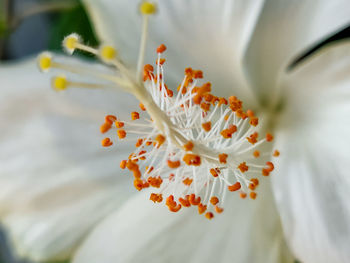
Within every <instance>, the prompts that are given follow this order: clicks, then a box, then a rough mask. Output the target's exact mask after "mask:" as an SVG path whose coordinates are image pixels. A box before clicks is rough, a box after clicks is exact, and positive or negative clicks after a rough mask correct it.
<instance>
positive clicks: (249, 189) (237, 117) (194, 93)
mask: <svg viewBox="0 0 350 263" xmlns="http://www.w3.org/2000/svg"><path fill="white" fill-rule="evenodd" d="M165 51H166V46H165V45H164V44H161V45H160V46H159V47H158V48H157V53H158V57H157V60H156V66H155V67H154V66H152V65H150V64H146V65H144V67H143V80H144V82H145V83H144V86H143V87H142V86H141V85H140V87H138V88H145V91H147V92H149V95H150V98H152V99H153V102H154V103H153V104H152V103H148V104H146V103H145V101H146V100H142V99H140V103H139V108H140V109H141V111H140V112H137V111H133V112H131V120H132V121H125V122H123V121H121V120H119V119H117V117H116V116H114V115H107V116H106V117H105V120H104V123H103V124H102V125H101V126H100V131H101V133H103V134H104V133H107V132H109V130H110V129H111V128H112V127H114V126H115V129H116V133H117V137H118V138H119V139H120V140H122V139H124V138H126V136H127V134H128V139H127V140H125V141H129V140H131V139H133V138H132V136H134V135H136V136H137V137H136V139H135V147H136V150H135V151H134V152H133V153H131V154H130V155H129V157H128V158H126V160H122V161H121V162H120V168H121V169H127V170H129V171H130V172H131V173H132V175H133V179H134V181H133V183H134V187H135V188H136V189H137V190H138V191H141V190H142V189H144V188H148V187H153V188H157V190H155V191H157V192H158V193H151V194H150V196H149V199H150V200H151V201H153V202H154V203H162V202H163V200H164V201H165V204H166V206H167V207H168V209H169V210H170V211H171V212H178V211H179V210H180V209H181V208H182V207H196V208H195V209H196V210H197V211H198V213H199V214H202V215H204V216H205V217H206V218H207V219H212V218H213V217H214V213H217V214H220V213H222V212H223V211H224V209H223V208H222V206H223V196H224V191H223V189H224V190H225V191H226V189H227V190H228V191H230V192H237V195H239V196H240V197H241V198H243V199H244V198H246V197H250V198H251V199H256V198H257V193H256V192H255V191H256V189H257V187H258V186H259V179H258V178H259V176H260V177H261V175H262V176H268V175H269V174H270V173H271V172H272V171H273V170H274V165H273V163H272V162H266V166H262V165H260V164H256V162H258V161H261V162H260V163H264V162H265V161H266V160H265V159H264V158H265V157H266V156H268V153H265V152H262V153H260V151H259V150H258V149H259V148H258V147H259V146H260V144H261V143H264V142H271V141H272V140H273V136H272V135H271V134H270V133H267V134H266V137H265V138H262V139H258V137H259V135H258V132H257V131H256V130H257V129H256V128H255V127H256V126H258V125H259V119H258V117H256V116H255V114H254V112H253V111H252V110H249V109H248V110H247V111H244V110H243V102H242V101H240V100H239V99H238V98H237V97H235V96H230V97H229V98H228V99H226V98H222V97H217V96H214V95H213V94H212V93H211V90H212V84H211V83H210V82H206V83H204V84H203V83H200V81H201V80H200V79H202V78H203V72H202V71H201V70H194V69H192V68H186V69H185V77H184V80H183V82H182V83H181V85H179V87H178V91H179V92H178V94H176V96H174V97H173V92H172V91H171V90H170V89H168V87H167V85H166V84H165V83H164V81H165V77H164V76H163V74H164V73H163V69H164V68H163V64H164V63H165V62H166V60H165V59H164V58H162V57H161V55H162V54H163V53H164V52H165ZM155 69H156V71H155ZM140 96H141V95H140ZM147 99H148V97H147ZM142 102H143V103H145V104H146V105H147V108H146V107H145V105H144V104H143V103H142ZM152 107H153V108H152ZM211 108H212V111H211ZM157 110H158V111H159V114H157V113H158V112H157ZM144 111H146V113H147V112H148V113H149V115H150V117H151V121H149V120H148V119H147V118H143V115H144V114H145V113H144ZM152 118H153V119H152ZM167 118H168V119H167ZM153 120H154V121H153ZM139 122H142V123H139ZM113 124H114V126H113ZM155 124H161V125H162V126H158V125H157V126H155ZM260 125H261V124H260ZM118 138H117V140H118ZM101 144H102V146H104V147H108V146H111V145H113V142H112V140H111V139H110V138H109V137H105V138H104V139H103V140H102V142H101ZM116 144H117V143H116ZM249 144H251V145H249ZM279 155H280V153H279V151H278V150H275V151H274V152H273V156H274V157H277V156H279ZM258 158H260V159H258ZM262 160H263V161H262ZM141 170H142V171H143V172H142V173H141ZM248 170H249V172H248ZM260 170H261V174H260ZM251 175H253V176H251ZM254 175H256V176H254ZM248 177H249V178H251V177H254V178H251V179H248ZM255 177H257V178H255ZM261 178H263V177H261ZM222 186H224V187H227V188H223V187H222ZM219 197H220V199H219Z"/></svg>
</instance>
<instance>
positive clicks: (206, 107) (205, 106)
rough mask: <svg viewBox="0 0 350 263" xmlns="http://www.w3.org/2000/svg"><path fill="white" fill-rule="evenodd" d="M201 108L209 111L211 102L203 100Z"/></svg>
mask: <svg viewBox="0 0 350 263" xmlns="http://www.w3.org/2000/svg"><path fill="white" fill-rule="evenodd" d="M201 109H202V110H203V111H205V112H207V111H209V110H210V103H207V102H202V103H201Z"/></svg>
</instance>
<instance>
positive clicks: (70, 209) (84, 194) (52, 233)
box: [0, 59, 137, 260]
mask: <svg viewBox="0 0 350 263" xmlns="http://www.w3.org/2000/svg"><path fill="white" fill-rule="evenodd" d="M35 63H36V62H35V61H34V60H33V59H32V60H29V61H26V62H23V63H22V64H13V65H8V66H4V65H1V67H0V79H1V97H0V122H1V133H0V142H1V145H0V166H1V174H0V185H1V191H0V215H1V220H2V222H3V223H4V225H5V227H7V228H8V233H9V237H10V239H11V241H12V243H13V245H14V246H15V247H16V249H17V252H18V253H19V254H20V255H21V256H28V257H31V258H33V259H35V260H47V259H49V258H50V259H52V258H56V259H62V258H65V257H67V256H68V255H69V254H70V253H71V252H72V250H73V249H74V248H75V246H76V245H77V244H78V242H80V241H81V239H82V238H83V237H84V236H85V235H86V234H87V231H89V230H90V229H91V228H92V227H93V226H94V225H95V224H96V222H98V221H99V220H101V219H102V218H104V216H106V215H107V214H108V213H109V212H111V211H112V210H113V211H114V210H115V209H116V208H117V207H118V206H119V204H120V203H121V202H122V201H124V200H125V199H126V198H127V197H128V196H129V195H130V194H131V192H134V191H133V190H132V189H131V187H129V185H128V184H129V183H130V182H129V180H128V179H127V178H128V177H126V176H125V175H121V174H119V170H118V166H119V159H120V158H121V157H119V155H118V151H120V152H123V153H124V152H129V151H130V150H129V149H126V147H122V148H119V149H118V147H117V148H116V149H117V150H110V149H102V146H101V144H100V140H101V139H102V138H103V136H101V135H100V134H99V125H100V124H101V123H103V121H104V115H105V114H107V113H113V111H115V110H116V109H118V110H119V112H121V114H122V115H123V116H124V117H125V118H127V116H126V115H125V114H126V112H127V110H128V109H130V106H129V105H128V102H129V104H132V103H130V102H133V99H131V97H129V96H127V95H125V94H121V93H120V92H119V93H117V92H108V91H99V90H94V91H90V90H81V89H79V90H74V89H72V90H68V91H66V92H65V93H60V94H59V93H57V92H54V91H53V90H50V80H49V78H48V76H44V75H42V74H40V72H39V71H38V69H37V67H36V64H35ZM73 63H75V64H76V62H73ZM135 105H137V104H136V103H135ZM123 109H124V110H123Z"/></svg>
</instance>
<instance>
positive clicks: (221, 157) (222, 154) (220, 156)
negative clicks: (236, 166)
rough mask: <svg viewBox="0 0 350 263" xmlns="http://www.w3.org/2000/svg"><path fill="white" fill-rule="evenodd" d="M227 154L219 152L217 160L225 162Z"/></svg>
mask: <svg viewBox="0 0 350 263" xmlns="http://www.w3.org/2000/svg"><path fill="white" fill-rule="evenodd" d="M227 157H228V155H227V154H226V153H221V154H219V161H220V163H226V162H227Z"/></svg>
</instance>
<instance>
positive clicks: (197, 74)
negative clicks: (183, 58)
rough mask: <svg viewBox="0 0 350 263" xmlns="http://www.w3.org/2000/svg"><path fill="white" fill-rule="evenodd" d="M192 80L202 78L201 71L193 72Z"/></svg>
mask: <svg viewBox="0 0 350 263" xmlns="http://www.w3.org/2000/svg"><path fill="white" fill-rule="evenodd" d="M193 78H195V79H202V78H203V71H201V70H194V71H193Z"/></svg>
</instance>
